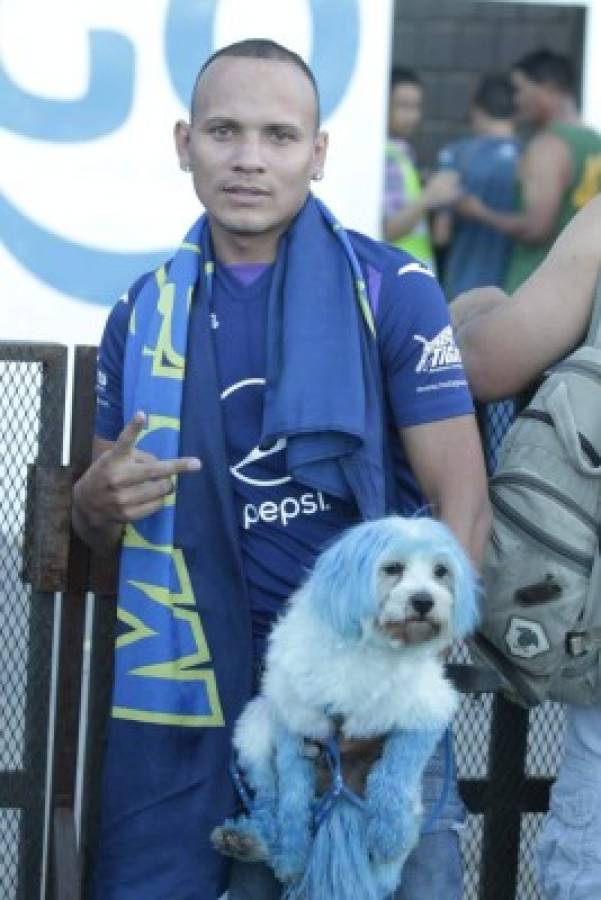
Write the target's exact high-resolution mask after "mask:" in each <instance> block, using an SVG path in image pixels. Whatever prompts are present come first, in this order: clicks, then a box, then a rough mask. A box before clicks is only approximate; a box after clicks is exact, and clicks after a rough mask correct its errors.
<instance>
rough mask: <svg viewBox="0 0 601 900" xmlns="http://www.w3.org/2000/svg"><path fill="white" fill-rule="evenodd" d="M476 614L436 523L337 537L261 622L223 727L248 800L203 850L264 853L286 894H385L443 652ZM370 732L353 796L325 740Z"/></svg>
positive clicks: (444, 697)
mask: <svg viewBox="0 0 601 900" xmlns="http://www.w3.org/2000/svg"><path fill="white" fill-rule="evenodd" d="M476 621H477V602H476V590H475V579H474V574H473V570H472V567H471V565H470V563H469V560H468V559H467V557H466V555H465V553H464V552H463V550H462V549H461V547H460V546H459V544H458V543H457V541H456V539H455V538H454V537H453V535H452V534H451V532H450V531H449V529H448V528H447V527H446V526H445V525H443V524H441V523H440V522H437V521H435V520H433V519H429V518H412V519H403V518H400V517H397V516H391V517H388V518H385V519H380V520H378V521H373V522H366V523H362V524H360V525H357V526H355V527H353V528H351V529H349V530H348V531H347V532H345V533H344V534H343V535H342V536H341V537H340V538H339V539H338V540H337V541H336V543H334V544H333V545H332V546H331V547H330V548H328V549H327V550H325V551H324V552H323V553H322V554H321V556H319V557H318V559H317V561H316V563H315V566H314V568H313V571H312V572H311V574H310V575H309V577H308V579H307V581H306V582H305V584H304V585H303V586H302V587H301V588H300V589H299V590H298V591H297V592H296V593H295V594H294V595H293V596H292V598H291V600H290V604H289V607H288V609H287V611H286V613H285V614H284V615H283V616H282V617H281V619H280V620H279V621H278V622H277V623H276V625H275V626H274V628H273V631H272V634H271V637H270V641H269V647H268V651H267V657H266V665H265V672H264V676H263V680H262V686H261V691H260V693H259V695H258V696H257V697H256V698H255V699H254V700H252V701H251V702H250V703H249V704H248V706H247V707H246V709H245V710H244V711H243V713H242V716H241V717H240V719H239V721H238V723H237V726H236V729H235V734H234V747H235V751H236V754H237V763H238V766H239V770H240V771H241V772H242V773H243V779H244V783H245V784H247V785H248V787H249V789H250V797H251V800H250V802H249V804H248V805H249V810H248V813H247V814H246V815H242V816H240V817H239V818H237V819H236V820H231V821H227V822H225V823H224V825H222V826H220V827H219V828H217V829H215V831H214V832H213V835H212V838H213V842H214V844H215V846H216V847H217V848H218V849H219V850H220V851H221V852H223V853H226V854H228V855H231V856H235V857H237V858H239V859H243V860H247V861H249V862H250V861H258V860H266V861H267V862H268V863H269V864H270V865H271V866H272V867H273V869H274V871H275V873H276V875H277V876H278V878H279V879H280V880H281V881H282V882H283V883H284V884H285V892H284V896H285V898H286V900H357V898H361V900H383V898H385V897H387V896H389V895H390V893H392V892H393V891H394V890H395V888H396V887H397V886H398V885H399V883H400V882H401V879H402V869H403V864H404V862H405V860H406V858H407V856H408V855H409V853H410V851H411V849H412V848H413V847H414V846H415V844H416V843H417V840H418V838H419V834H420V828H421V825H422V811H421V781H422V775H423V771H424V768H425V766H426V763H427V762H428V759H429V758H430V756H431V755H432V752H433V751H434V748H435V747H436V745H437V743H438V742H439V740H440V739H441V737H442V735H443V734H444V732H445V730H446V729H447V727H448V725H449V723H450V721H451V719H452V717H453V714H454V712H455V710H456V708H457V703H458V695H457V692H456V690H455V688H454V687H453V686H452V685H451V683H450V682H449V680H448V679H447V677H446V676H445V669H444V655H445V651H446V650H447V649H448V647H449V646H450V644H451V642H452V641H453V640H454V639H455V638H461V637H464V636H466V635H467V634H468V633H470V632H471V631H472V630H473V629H474V627H475V624H476ZM374 739H379V740H377V741H376V743H375V746H378V748H379V749H378V753H377V755H376V758H375V760H371V761H370V766H369V770H368V771H367V773H366V777H365V778H364V789H363V790H362V791H361V792H357V791H355V790H353V789H352V788H351V787H350V786H349V784H348V783H347V781H346V779H345V771H344V767H343V766H340V765H339V757H340V746H341V745H342V747H344V746H349V745H350V746H352V745H353V744H354V745H356V746H370V747H371V749H372V751H373V747H374ZM316 755H319V759H320V760H321V766H320V765H318V760H317V759H316V758H315V757H316ZM324 758H325V759H326V761H327V767H328V770H329V772H330V776H331V777H330V783H329V785H328V786H327V787H326V788H324V786H323V777H321V776H322V775H323V769H324V764H323V759H324Z"/></svg>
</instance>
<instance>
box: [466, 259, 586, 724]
mask: <svg viewBox="0 0 601 900" xmlns="http://www.w3.org/2000/svg"><path fill="white" fill-rule="evenodd" d="M490 499H491V503H492V508H493V529H492V536H491V539H490V542H489V545H488V549H487V554H486V558H485V562H484V566H483V573H482V574H483V582H484V584H483V587H484V610H483V621H482V624H481V626H480V630H479V632H478V633H477V635H476V637H475V639H474V641H473V643H472V644H471V649H472V651H473V654H474V656H475V657H477V658H480V659H481V660H484V661H486V662H487V663H488V664H491V665H492V666H493V667H494V668H495V669H497V671H498V672H499V673H500V674H501V676H503V680H504V683H505V685H506V689H505V692H506V694H507V695H508V696H510V697H511V699H513V700H515V701H516V702H518V703H520V704H522V705H523V706H527V707H530V706H535V705H536V704H538V703H541V702H542V701H544V700H548V699H551V700H560V701H564V702H569V703H577V704H583V705H588V704H591V703H596V702H600V701H601V557H600V548H599V539H600V534H601V275H600V277H599V281H598V283H597V289H596V294H595V303H594V307H593V315H592V318H591V324H590V326H589V331H588V334H587V337H586V340H585V342H584V343H583V344H582V346H581V347H579V349H577V350H575V351H574V352H573V353H571V354H570V355H569V356H567V357H566V358H565V359H564V360H563V361H562V362H560V363H558V364H557V365H555V366H554V367H553V368H552V369H551V370H550V372H548V373H546V375H545V379H544V381H543V383H542V385H541V386H540V388H539V389H538V390H537V392H536V394H535V395H534V397H533V399H532V401H531V402H530V404H529V405H528V406H527V407H526V408H525V409H524V410H523V411H522V412H521V413H520V414H519V416H518V417H517V419H516V421H515V422H514V424H513V425H512V427H511V428H510V430H509V432H508V433H507V436H506V437H505V440H504V442H503V446H502V449H501V455H500V458H499V463H498V466H497V469H496V471H495V474H494V475H493V477H492V478H491V479H490Z"/></svg>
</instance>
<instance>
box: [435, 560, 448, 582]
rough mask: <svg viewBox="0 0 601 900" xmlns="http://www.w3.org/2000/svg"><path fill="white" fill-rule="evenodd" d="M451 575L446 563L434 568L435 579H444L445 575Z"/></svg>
mask: <svg viewBox="0 0 601 900" xmlns="http://www.w3.org/2000/svg"><path fill="white" fill-rule="evenodd" d="M448 574H449V567H448V566H445V564H444V563H436V565H435V566H434V577H435V578H444V577H445V575H448Z"/></svg>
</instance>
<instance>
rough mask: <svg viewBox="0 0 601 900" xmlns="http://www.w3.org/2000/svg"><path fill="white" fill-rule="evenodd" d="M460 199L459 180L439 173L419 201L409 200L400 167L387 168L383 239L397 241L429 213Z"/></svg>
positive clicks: (451, 173) (390, 163)
mask: <svg viewBox="0 0 601 900" xmlns="http://www.w3.org/2000/svg"><path fill="white" fill-rule="evenodd" d="M459 196H460V188H459V179H458V177H457V174H456V173H455V172H451V171H446V172H436V173H435V174H434V175H432V176H431V177H430V178H429V179H428V181H427V182H426V184H425V185H424V188H423V190H422V193H421V196H420V197H419V198H418V199H417V200H408V199H407V197H406V190H405V185H404V184H403V179H402V175H401V173H400V171H399V167H398V166H397V165H396V164H395V163H392V162H388V163H387V166H386V175H385V185H384V197H385V208H384V216H383V222H382V232H383V236H384V240H386V241H397V240H399V238H402V237H404V236H405V235H406V234H409V232H411V231H413V229H414V228H415V226H416V225H417V223H418V222H419V221H420V219H422V218H423V217H424V216H425V215H426V214H427V213H428V212H430V210H432V209H435V208H437V207H440V206H447V205H451V204H453V203H454V202H455V201H456V200H457V199H458V197H459Z"/></svg>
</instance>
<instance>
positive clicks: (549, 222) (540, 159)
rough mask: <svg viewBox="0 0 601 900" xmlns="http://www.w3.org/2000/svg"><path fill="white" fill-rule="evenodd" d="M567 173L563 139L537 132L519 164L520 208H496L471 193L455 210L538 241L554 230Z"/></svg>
mask: <svg viewBox="0 0 601 900" xmlns="http://www.w3.org/2000/svg"><path fill="white" fill-rule="evenodd" d="M571 177H572V163H571V159H570V153H569V150H568V148H567V146H566V144H565V143H564V141H562V140H561V139H560V138H558V137H557V136H556V135H553V134H541V135H539V136H538V137H535V138H534V139H533V140H532V141H531V142H530V144H529V145H528V148H527V149H526V151H525V153H524V156H523V158H522V162H521V165H520V182H521V185H522V198H523V211H521V212H519V213H502V212H498V211H497V210H494V209H491V208H490V207H488V206H485V205H484V204H483V203H482V201H481V200H479V199H478V198H477V197H474V196H472V195H469V196H467V197H464V198H463V199H462V200H460V201H459V203H458V204H457V206H456V210H457V212H458V213H459V214H460V215H462V216H464V217H465V218H467V219H474V220H475V221H477V222H481V223H482V224H483V225H488V226H489V227H490V228H494V229H495V230H496V231H500V232H501V233H502V234H506V235H509V236H510V237H513V238H516V239H517V240H520V241H522V242H523V243H527V244H540V243H542V242H544V241H546V240H548V238H549V237H551V235H552V234H553V232H554V229H555V226H556V223H557V218H558V216H559V210H560V207H561V199H562V196H563V193H564V191H565V189H566V187H567V185H568V184H569V183H570V178H571Z"/></svg>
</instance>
